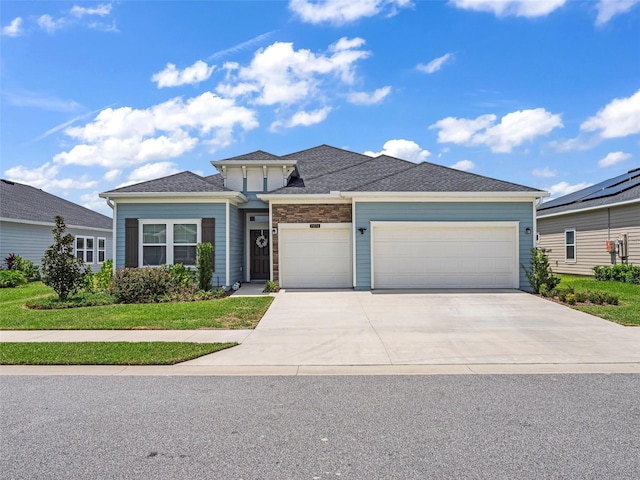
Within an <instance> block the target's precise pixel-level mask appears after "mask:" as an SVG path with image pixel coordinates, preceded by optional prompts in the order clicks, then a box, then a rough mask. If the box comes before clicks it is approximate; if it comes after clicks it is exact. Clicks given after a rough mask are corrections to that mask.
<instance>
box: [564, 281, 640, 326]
mask: <svg viewBox="0 0 640 480" xmlns="http://www.w3.org/2000/svg"><path fill="white" fill-rule="evenodd" d="M558 277H560V278H561V279H562V281H561V282H560V287H566V286H571V287H573V288H574V290H575V291H576V292H578V291H580V292H584V291H586V290H591V291H594V292H606V293H613V294H614V295H618V297H619V298H620V305H575V306H572V308H575V309H576V310H580V311H581V312H585V313H589V314H591V315H595V316H596V317H600V318H604V319H605V320H610V321H612V322H615V323H619V324H620V325H627V326H632V325H638V326H640V285H633V284H630V283H622V282H614V281H604V282H601V281H598V280H596V279H595V278H593V277H582V276H578V275H558Z"/></svg>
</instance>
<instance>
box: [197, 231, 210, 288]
mask: <svg viewBox="0 0 640 480" xmlns="http://www.w3.org/2000/svg"><path fill="white" fill-rule="evenodd" d="M196 265H197V266H198V287H199V288H200V290H204V291H205V292H208V291H209V290H211V280H212V279H213V245H212V244H211V243H209V242H204V243H199V244H198V245H197V246H196Z"/></svg>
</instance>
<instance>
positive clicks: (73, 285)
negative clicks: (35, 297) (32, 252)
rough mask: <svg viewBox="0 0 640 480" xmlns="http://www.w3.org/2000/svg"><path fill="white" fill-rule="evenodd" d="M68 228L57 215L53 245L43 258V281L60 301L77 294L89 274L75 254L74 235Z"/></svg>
mask: <svg viewBox="0 0 640 480" xmlns="http://www.w3.org/2000/svg"><path fill="white" fill-rule="evenodd" d="M66 229H67V226H66V225H65V224H64V219H63V218H62V217H61V216H60V215H56V226H55V228H54V229H53V230H52V232H53V245H51V246H50V247H49V248H47V251H46V252H44V257H42V276H43V278H42V281H43V282H44V284H45V285H49V286H50V287H51V288H53V290H54V291H55V292H56V293H57V294H58V298H59V299H60V300H66V299H67V297H68V296H69V295H73V294H74V293H76V292H77V291H78V290H79V289H80V288H81V287H82V285H83V283H84V277H85V275H86V274H87V272H86V270H85V268H84V263H83V262H82V260H80V259H77V258H76V257H75V256H74V254H73V241H74V239H73V235H71V234H70V233H67V234H66V235H65V233H64V232H65V230H66Z"/></svg>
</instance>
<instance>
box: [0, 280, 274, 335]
mask: <svg viewBox="0 0 640 480" xmlns="http://www.w3.org/2000/svg"><path fill="white" fill-rule="evenodd" d="M52 294H53V290H52V289H51V288H49V287H47V286H46V285H44V284H43V283H42V282H34V283H30V284H28V285H25V286H23V287H19V288H3V289H0V329H3V330H127V329H159V330H192V329H199V328H220V329H238V328H255V326H256V325H257V324H258V322H259V321H260V319H261V318H262V316H263V315H264V314H265V312H266V311H267V309H268V308H269V305H271V302H272V301H273V297H269V296H265V297H233V296H231V297H226V298H222V299H217V300H206V301H201V302H178V303H154V304H134V305H123V304H118V305H105V306H99V307H81V308H69V309H63V310H28V309H27V308H25V307H24V304H25V302H26V301H27V300H34V299H37V298H45V297H47V296H50V295H52Z"/></svg>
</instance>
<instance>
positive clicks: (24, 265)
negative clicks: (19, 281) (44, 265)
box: [4, 253, 40, 280]
mask: <svg viewBox="0 0 640 480" xmlns="http://www.w3.org/2000/svg"><path fill="white" fill-rule="evenodd" d="M4 265H5V268H6V269H7V270H15V271H18V272H22V273H23V274H24V276H25V277H26V278H27V279H28V280H40V268H39V267H38V266H37V265H35V264H34V263H33V262H32V261H31V260H28V259H24V258H22V257H21V256H20V255H16V254H15V253H11V254H10V255H8V256H7V257H5V258H4Z"/></svg>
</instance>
